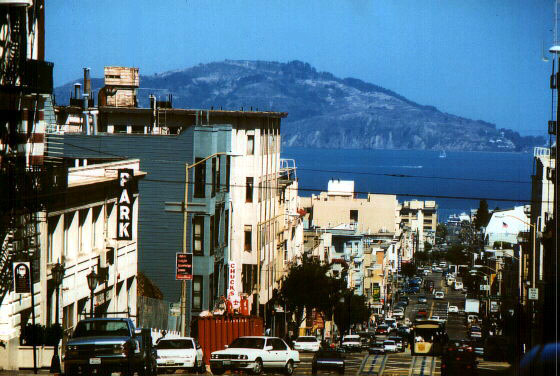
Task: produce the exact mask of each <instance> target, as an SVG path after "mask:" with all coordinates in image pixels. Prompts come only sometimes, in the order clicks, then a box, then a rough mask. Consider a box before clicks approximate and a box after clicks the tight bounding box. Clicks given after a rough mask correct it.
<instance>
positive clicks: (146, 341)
mask: <svg viewBox="0 0 560 376" xmlns="http://www.w3.org/2000/svg"><path fill="white" fill-rule="evenodd" d="M151 342H152V340H151V334H150V331H149V330H147V329H144V330H137V329H136V328H135V327H134V323H133V322H132V320H131V319H128V318H91V319H85V320H81V321H80V322H78V324H77V325H76V328H75V329H74V332H73V333H72V336H71V338H70V339H69V340H68V342H67V343H66V347H65V355H64V373H65V374H66V375H68V376H72V375H79V374H91V373H93V372H95V373H97V374H101V375H110V374H111V373H112V372H120V373H121V374H122V375H129V376H131V375H133V374H134V373H135V372H138V374H139V375H140V376H148V375H152V374H154V372H155V368H156V367H155V359H154V358H155V356H154V355H153V351H152V346H151V345H152V343H151Z"/></svg>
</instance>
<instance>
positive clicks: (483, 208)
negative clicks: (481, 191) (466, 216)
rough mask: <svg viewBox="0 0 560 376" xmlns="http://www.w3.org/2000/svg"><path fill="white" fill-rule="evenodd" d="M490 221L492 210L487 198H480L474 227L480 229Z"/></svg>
mask: <svg viewBox="0 0 560 376" xmlns="http://www.w3.org/2000/svg"><path fill="white" fill-rule="evenodd" d="M488 222H490V212H489V211H488V203H487V202H486V200H485V199H482V200H480V203H479V205H478V210H477V211H476V216H475V218H474V222H473V224H474V227H475V228H476V229H480V228H481V227H486V226H487V225H488Z"/></svg>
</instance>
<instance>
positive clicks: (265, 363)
mask: <svg viewBox="0 0 560 376" xmlns="http://www.w3.org/2000/svg"><path fill="white" fill-rule="evenodd" d="M298 363H299V353H298V352H297V351H296V350H292V349H290V347H289V346H288V345H287V344H286V342H284V341H283V340H282V339H281V338H277V337H265V336H254V337H239V338H237V339H235V340H233V342H232V343H231V344H230V345H229V346H228V347H227V348H226V349H225V350H220V351H214V352H213V353H212V355H211V357H210V370H211V371H212V373H213V374H214V375H221V374H223V373H224V372H225V371H227V370H240V371H251V372H252V373H253V374H255V375H259V374H261V373H262V372H263V369H265V368H279V369H283V371H284V373H285V374H286V375H291V374H293V372H294V368H295V367H297V365H298Z"/></svg>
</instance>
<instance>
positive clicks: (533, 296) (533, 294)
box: [529, 287, 539, 300]
mask: <svg viewBox="0 0 560 376" xmlns="http://www.w3.org/2000/svg"><path fill="white" fill-rule="evenodd" d="M529 300H539V289H538V288H536V287H531V288H529Z"/></svg>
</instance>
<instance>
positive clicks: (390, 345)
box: [383, 339, 397, 352]
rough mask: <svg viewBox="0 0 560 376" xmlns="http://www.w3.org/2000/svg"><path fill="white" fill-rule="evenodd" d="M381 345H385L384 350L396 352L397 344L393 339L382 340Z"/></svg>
mask: <svg viewBox="0 0 560 376" xmlns="http://www.w3.org/2000/svg"><path fill="white" fill-rule="evenodd" d="M383 347H385V352H397V344H396V342H395V341H393V340H390V339H387V340H385V341H383Z"/></svg>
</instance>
